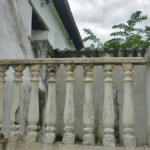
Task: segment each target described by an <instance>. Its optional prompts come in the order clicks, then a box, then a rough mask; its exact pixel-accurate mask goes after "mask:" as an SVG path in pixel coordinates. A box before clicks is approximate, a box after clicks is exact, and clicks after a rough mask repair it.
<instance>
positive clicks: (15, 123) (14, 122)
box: [9, 65, 25, 141]
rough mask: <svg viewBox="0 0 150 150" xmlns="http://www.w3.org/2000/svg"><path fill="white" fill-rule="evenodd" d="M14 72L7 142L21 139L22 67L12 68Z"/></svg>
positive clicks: (23, 67)
mask: <svg viewBox="0 0 150 150" xmlns="http://www.w3.org/2000/svg"><path fill="white" fill-rule="evenodd" d="M13 68H14V70H15V72H14V80H13V81H14V88H13V99H12V103H11V109H10V124H11V125H10V134H9V141H17V140H19V139H20V138H21V135H20V131H19V130H20V124H19V123H20V101H21V83H22V79H21V77H22V76H23V73H22V72H23V70H24V69H25V66H24V65H16V66H14V67H13Z"/></svg>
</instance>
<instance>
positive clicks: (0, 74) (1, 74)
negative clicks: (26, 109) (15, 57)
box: [0, 65, 8, 137]
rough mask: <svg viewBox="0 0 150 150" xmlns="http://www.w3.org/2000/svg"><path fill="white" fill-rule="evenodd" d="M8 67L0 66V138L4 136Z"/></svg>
mask: <svg viewBox="0 0 150 150" xmlns="http://www.w3.org/2000/svg"><path fill="white" fill-rule="evenodd" d="M7 69H8V67H7V66H5V65H0V137H3V134H2V123H3V118H4V84H5V79H4V78H5V76H6V74H5V72H6V71H7Z"/></svg>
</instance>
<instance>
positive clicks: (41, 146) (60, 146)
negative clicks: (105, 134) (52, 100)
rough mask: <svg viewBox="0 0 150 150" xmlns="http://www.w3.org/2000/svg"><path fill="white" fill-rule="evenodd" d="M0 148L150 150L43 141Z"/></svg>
mask: <svg viewBox="0 0 150 150" xmlns="http://www.w3.org/2000/svg"><path fill="white" fill-rule="evenodd" d="M0 150H150V147H146V146H145V147H144V146H143V147H136V148H125V147H119V146H117V147H111V148H108V147H103V146H100V145H95V146H84V145H81V144H74V145H63V144H62V143H56V144H53V145H50V144H43V143H27V142H19V143H11V142H9V143H7V144H0Z"/></svg>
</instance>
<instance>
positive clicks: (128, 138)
mask: <svg viewBox="0 0 150 150" xmlns="http://www.w3.org/2000/svg"><path fill="white" fill-rule="evenodd" d="M122 67H123V70H124V103H123V126H124V136H123V143H124V146H126V147H135V146H136V139H135V136H134V124H135V116H134V115H135V114H134V104H133V97H132V82H133V80H132V70H133V65H132V64H123V65H122Z"/></svg>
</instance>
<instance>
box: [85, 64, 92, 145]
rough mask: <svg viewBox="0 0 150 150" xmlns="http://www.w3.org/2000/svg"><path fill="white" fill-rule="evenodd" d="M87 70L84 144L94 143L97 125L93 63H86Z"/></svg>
mask: <svg viewBox="0 0 150 150" xmlns="http://www.w3.org/2000/svg"><path fill="white" fill-rule="evenodd" d="M83 67H84V70H85V80H84V82H85V96H84V110H83V123H84V126H85V127H84V132H85V134H84V137H83V144H85V145H94V144H95V137H94V134H93V132H94V127H95V115H94V107H93V100H92V99H93V96H92V86H93V85H92V83H93V79H92V77H93V73H92V71H93V69H94V65H93V64H90V65H89V64H88V65H84V66H83Z"/></svg>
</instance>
